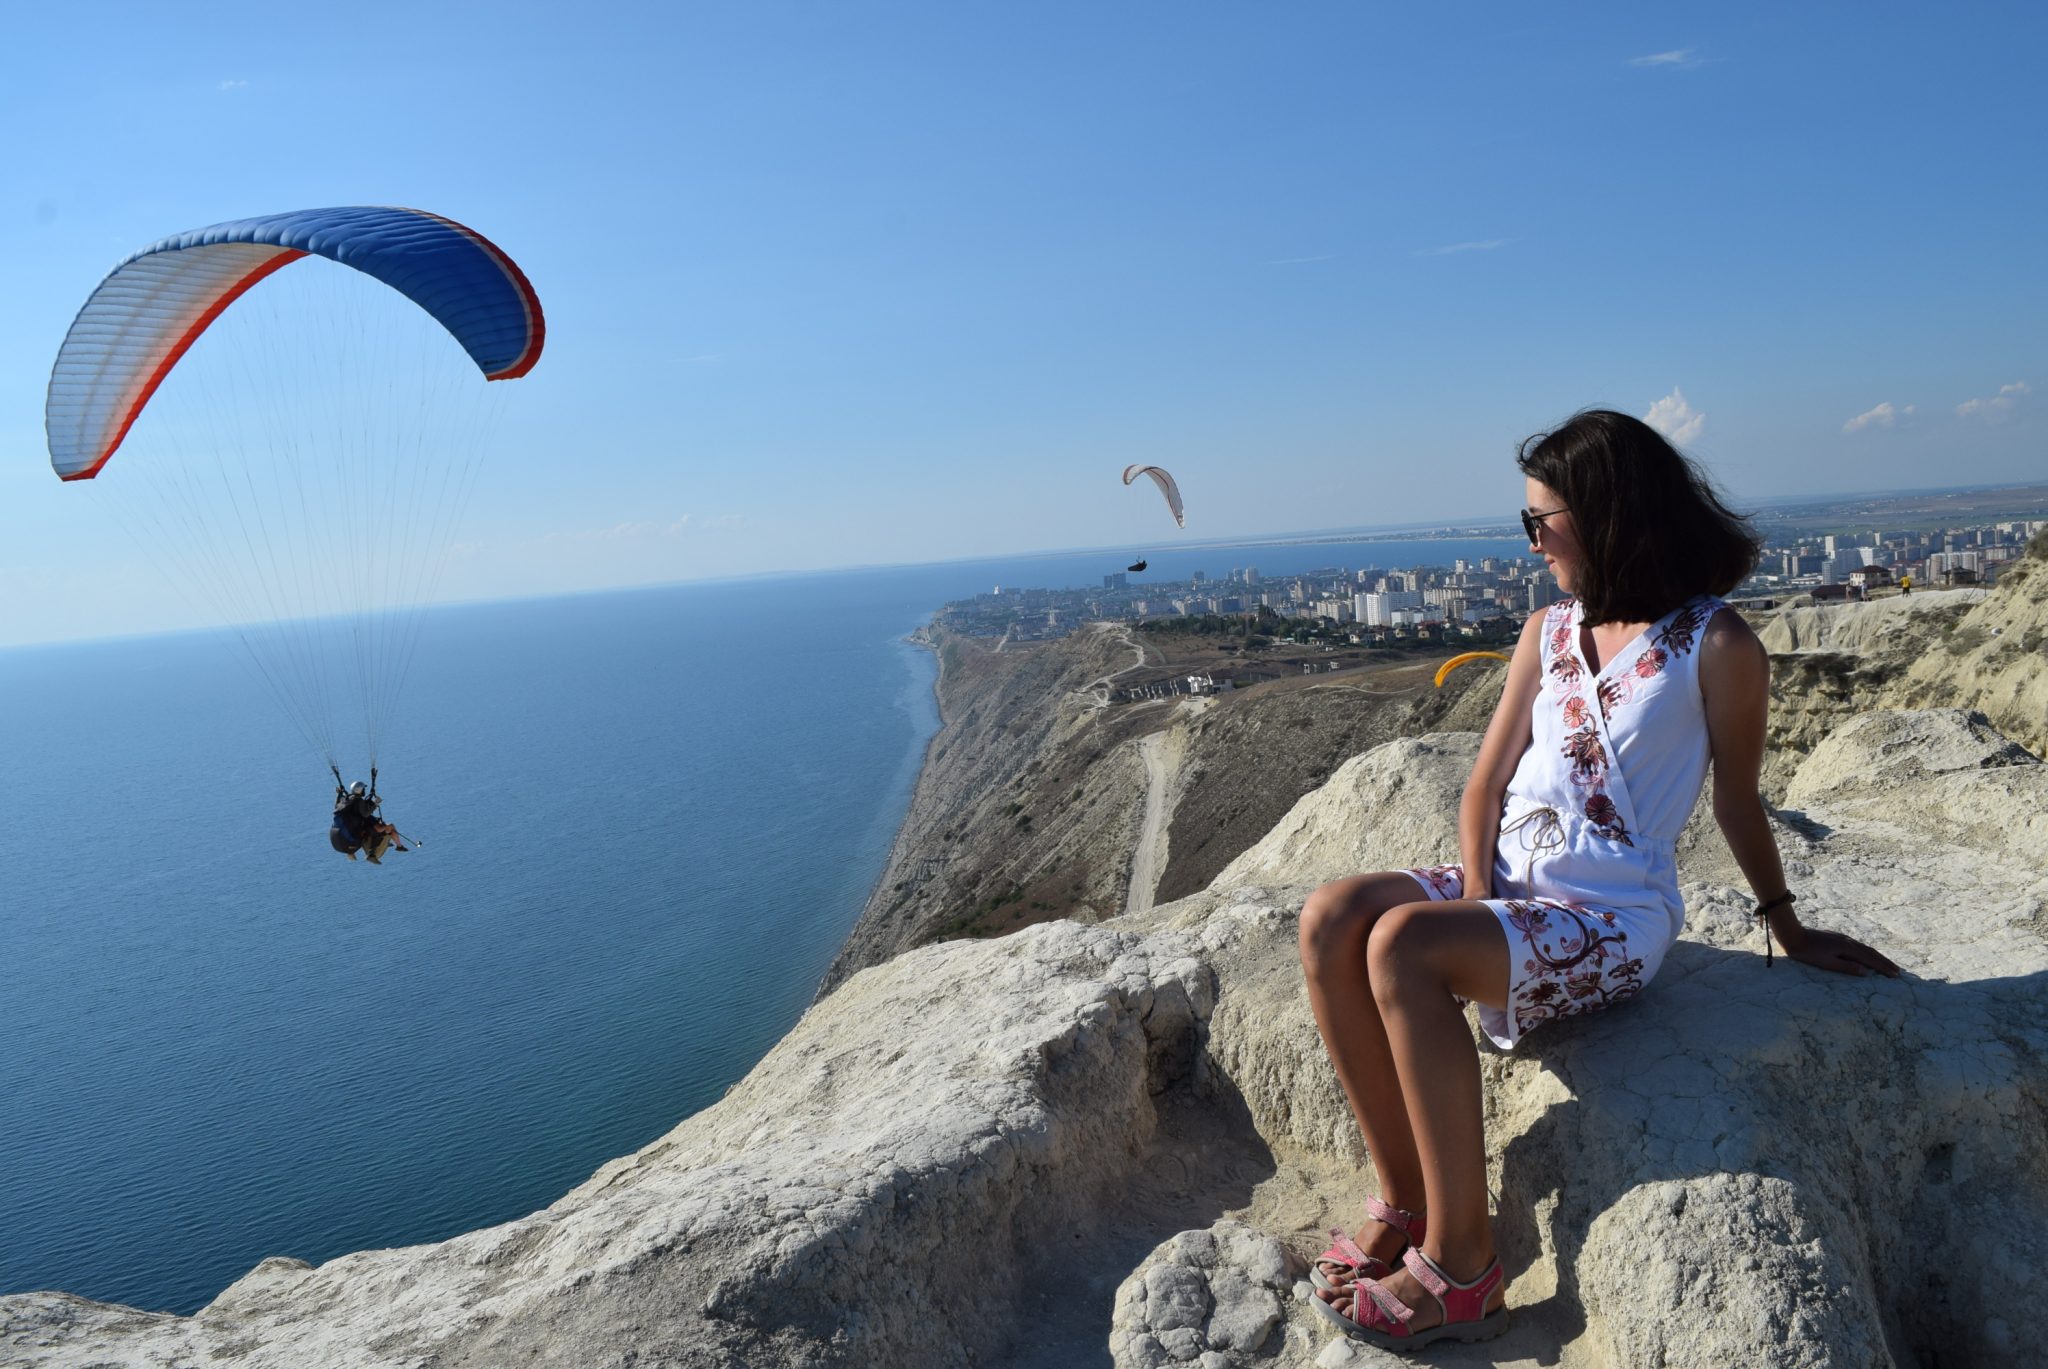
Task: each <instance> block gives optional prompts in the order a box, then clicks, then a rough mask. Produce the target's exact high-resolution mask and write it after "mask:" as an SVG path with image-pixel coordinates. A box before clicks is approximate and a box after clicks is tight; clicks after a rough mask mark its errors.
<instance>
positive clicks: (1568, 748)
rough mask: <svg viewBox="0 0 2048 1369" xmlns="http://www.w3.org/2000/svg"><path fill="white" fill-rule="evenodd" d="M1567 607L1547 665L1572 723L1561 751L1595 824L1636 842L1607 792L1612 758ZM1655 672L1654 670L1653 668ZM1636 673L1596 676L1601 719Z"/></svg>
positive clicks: (1622, 698)
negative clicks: (1591, 703)
mask: <svg viewBox="0 0 2048 1369" xmlns="http://www.w3.org/2000/svg"><path fill="white" fill-rule="evenodd" d="M1565 608H1566V611H1565V613H1564V614H1562V615H1560V621H1559V622H1558V623H1557V624H1555V625H1554V626H1553V627H1552V630H1551V633H1550V647H1551V650H1552V652H1553V655H1552V659H1551V661H1550V663H1549V669H1550V671H1551V672H1552V673H1554V674H1555V675H1557V677H1558V678H1557V680H1556V682H1555V684H1554V686H1553V688H1554V689H1555V691H1556V692H1557V694H1558V695H1559V698H1558V709H1559V711H1560V713H1561V714H1562V715H1563V718H1564V725H1565V726H1566V727H1567V728H1568V729H1570V730H1569V731H1568V732H1567V733H1566V734H1565V739H1564V745H1563V746H1562V747H1561V748H1560V751H1561V752H1562V754H1563V755H1564V758H1565V759H1566V760H1567V761H1569V762H1570V763H1571V779H1572V783H1573V784H1574V785H1576V786H1578V787H1579V788H1581V789H1584V790H1586V791H1587V793H1586V798H1585V800H1584V803H1583V805H1582V806H1583V811H1584V812H1585V815H1586V817H1587V819H1588V820H1589V821H1590V822H1591V823H1592V824H1593V828H1594V830H1595V831H1597V832H1599V833H1600V835H1601V836H1603V837H1606V838H1607V839H1608V840H1609V841H1617V842H1620V843H1621V844H1622V845H1624V846H1633V845H1635V842H1634V841H1633V840H1631V839H1630V837H1629V832H1628V824H1627V823H1625V822H1623V821H1622V817H1621V810H1620V808H1619V807H1618V806H1616V804H1615V802H1614V800H1613V799H1612V798H1610V797H1608V794H1607V767H1608V765H1609V764H1610V763H1611V762H1610V758H1609V757H1608V754H1607V744H1606V742H1605V741H1603V740H1602V739H1601V735H1600V729H1599V727H1598V726H1597V725H1596V724H1595V723H1594V722H1593V716H1592V709H1591V708H1589V707H1588V706H1587V704H1586V696H1585V694H1584V693H1583V692H1582V691H1581V689H1580V687H1579V684H1580V676H1581V675H1582V673H1583V672H1582V670H1581V668H1580V665H1579V660H1578V655H1577V653H1575V652H1573V651H1572V650H1571V649H1570V648H1571V612H1570V606H1569V601H1567V603H1566V605H1565ZM1551 612H1552V613H1553V614H1556V613H1557V609H1556V608H1555V607H1553V608H1552V609H1551ZM1646 654H1647V653H1646ZM1665 659H1668V657H1666V658H1660V659H1659V661H1658V663H1657V666H1656V669H1657V670H1661V669H1662V668H1663V660H1665ZM1651 673H1652V674H1654V673H1656V672H1655V670H1653V671H1652V672H1651ZM1636 678H1637V677H1636V676H1635V675H1634V674H1628V673H1624V674H1623V675H1621V676H1619V677H1617V678H1616V679H1613V680H1601V681H1599V682H1598V684H1597V685H1596V687H1595V689H1594V697H1595V698H1596V699H1598V700H1599V704H1600V717H1601V719H1602V720H1603V721H1604V720H1606V719H1608V718H1610V717H1612V715H1613V710H1614V709H1615V708H1616V707H1618V706H1619V705H1620V704H1622V703H1625V702H1627V701H1628V698H1629V691H1630V688H1631V687H1632V685H1633V682H1634V680H1635V679H1636Z"/></svg>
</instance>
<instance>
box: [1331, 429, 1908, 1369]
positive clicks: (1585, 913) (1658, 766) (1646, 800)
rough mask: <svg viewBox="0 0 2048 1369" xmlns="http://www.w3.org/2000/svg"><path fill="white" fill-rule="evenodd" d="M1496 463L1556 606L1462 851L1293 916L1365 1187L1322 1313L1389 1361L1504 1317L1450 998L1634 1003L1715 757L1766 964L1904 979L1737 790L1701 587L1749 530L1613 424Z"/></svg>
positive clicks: (1737, 682)
mask: <svg viewBox="0 0 2048 1369" xmlns="http://www.w3.org/2000/svg"><path fill="white" fill-rule="evenodd" d="M1518 464H1519V465H1520V467H1521V470H1522V473H1523V475H1525V476H1526V477H1527V478H1528V500H1529V507H1528V508H1527V509H1525V510H1524V511H1523V513H1522V526H1523V529H1524V530H1525V531H1526V532H1527V533H1528V535H1529V544H1530V549H1531V550H1532V551H1534V552H1537V553H1539V554H1541V555H1542V557H1543V560H1544V563H1545V564H1546V565H1547V566H1549V567H1550V570H1551V573H1552V574H1553V575H1554V576H1555V577H1556V578H1557V583H1558V585H1559V587H1560V588H1562V589H1563V590H1564V591H1565V592H1566V593H1567V594H1568V595H1569V596H1571V597H1569V598H1567V599H1565V600H1564V601H1562V602H1561V603H1557V604H1553V605H1552V606H1551V607H1550V608H1548V609H1546V610H1544V611H1543V612H1541V613H1538V614H1535V615H1534V616H1532V617H1531V618H1530V619H1529V622H1528V625H1527V626H1526V627H1525V628H1524V629H1523V630H1522V637H1521V641H1520V643H1519V644H1518V645H1517V646H1516V648H1515V653H1514V659H1513V661H1512V663H1511V664H1510V665H1509V666H1508V673H1507V684H1506V688H1505V691H1504V692H1503V694H1502V696H1501V701H1500V706H1499V707H1498V708H1496V709H1495V710H1494V715H1493V721H1492V723H1491V724H1490V725H1489V726H1488V727H1487V729H1486V739H1485V741H1484V742H1483V743H1482V744H1481V746H1480V749H1479V759H1478V761H1477V763H1476V764H1475V765H1474V766H1473V768H1472V778H1471V779H1470V780H1469V781H1468V782H1467V783H1466V786H1465V796H1464V801H1463V803H1462V805H1461V806H1460V808H1459V814H1458V848H1459V853H1460V855H1461V856H1462V857H1463V861H1462V863H1460V864H1458V865H1440V866H1436V867H1433V868H1430V869H1418V870H1405V871H1393V872H1387V873H1381V874H1373V875H1358V876H1354V877H1353V878H1350V879H1342V880H1338V881H1336V882H1335V883H1332V884H1326V885H1324V886H1323V887H1322V888H1320V889H1318V890H1316V892H1315V893H1314V894H1312V895H1310V897H1309V899H1308V903H1307V905H1306V906H1305V907H1304V908H1303V909H1302V914H1301V961H1302V966H1303V968H1304V969H1305V970H1306V972H1307V976H1308V993H1309V1002H1310V1004H1311V1006H1312V1007H1313V1008H1314V1010H1315V1016H1316V1025H1317V1026H1318V1028H1320V1030H1321V1032H1322V1036H1323V1044H1324V1046H1325V1047H1326V1048H1327V1049H1328V1051H1329V1053H1330V1061H1331V1063H1332V1064H1333V1065H1334V1066H1335V1067H1336V1071H1337V1078H1338V1080H1339V1081H1340V1082H1341V1083H1342V1084H1343V1086H1344V1092H1345V1095H1346V1096H1347V1097H1348V1098H1349V1099H1350V1102H1351V1110H1352V1112H1353V1114H1354V1115H1355V1116H1356V1117H1357V1118H1358V1125H1359V1129H1360V1130H1361V1131H1362V1132H1363V1133H1364V1136H1365V1143H1366V1147H1367V1149H1368V1151H1369V1152H1370V1153H1371V1155H1372V1160H1373V1167H1374V1168H1375V1170H1377V1172H1378V1174H1379V1180H1380V1184H1381V1194H1380V1196H1379V1197H1377V1198H1371V1199H1368V1200H1367V1203H1366V1213H1367V1217H1368V1220H1367V1221H1366V1223H1365V1225H1364V1226H1363V1227H1361V1228H1360V1229H1359V1231H1358V1232H1357V1234H1356V1235H1354V1236H1349V1237H1345V1236H1340V1237H1338V1239H1337V1240H1336V1242H1335V1244H1333V1245H1332V1246H1331V1248H1330V1249H1329V1250H1328V1251H1326V1252H1324V1254H1323V1255H1322V1256H1321V1257H1319V1258H1318V1260H1317V1261H1316V1264H1315V1267H1314V1272H1313V1275H1312V1277H1313V1279H1314V1281H1315V1283H1316V1284H1317V1286H1318V1288H1319V1289H1320V1291H1319V1293H1318V1295H1317V1297H1318V1304H1317V1305H1318V1308H1319V1310H1320V1311H1321V1312H1322V1313H1323V1315H1325V1316H1326V1317H1328V1318H1329V1319H1330V1320H1331V1321H1333V1322H1335V1323H1336V1324H1337V1325H1338V1326H1340V1327H1342V1328H1343V1329H1344V1330H1345V1331H1346V1332H1348V1333H1350V1334H1351V1335H1353V1336H1356V1337H1360V1338H1362V1339H1364V1340H1367V1341H1370V1342H1371V1343H1373V1344H1375V1345H1379V1346H1383V1347H1385V1348H1388V1349H1394V1350H1406V1349H1413V1348H1416V1347H1419V1346H1421V1345H1425V1344H1427V1343H1429V1342H1430V1341H1433V1340H1437V1339H1441V1338H1445V1337H1448V1338H1452V1339H1456V1340H1467V1341H1473V1340H1485V1339H1488V1338H1490V1337H1492V1336H1496V1335H1499V1334H1500V1333H1501V1332H1502V1331H1504V1330H1506V1329H1507V1312H1506V1309H1505V1299H1504V1295H1503V1289H1502V1284H1503V1276H1502V1273H1501V1267H1500V1261H1499V1260H1498V1259H1497V1258H1496V1257H1495V1254H1494V1246H1493V1229H1492V1225H1491V1222H1490V1221H1489V1219H1488V1215H1487V1188H1486V1155H1485V1131H1484V1128H1483V1125H1482V1123H1481V1117H1480V1098H1479V1061H1478V1056H1477V1053H1476V1051H1475V1049H1474V1046H1473V1042H1472V1038H1471V1035H1470V1033H1469V1032H1468V1031H1467V1029H1466V1026H1465V1018H1464V1014H1463V1011H1462V1009H1461V1005H1460V1000H1461V999H1462V1000H1469V1001H1471V1002H1474V1003H1477V1004H1478V1005H1479V1020H1480V1024H1481V1026H1482V1027H1483V1028H1484V1029H1485V1031H1486V1034H1487V1035H1488V1036H1490V1037H1492V1038H1493V1040H1494V1041H1495V1042H1496V1043H1497V1044H1498V1045H1500V1046H1501V1047H1502V1048H1503V1049H1510V1048H1512V1047H1513V1046H1514V1044H1515V1042H1516V1041H1518V1040H1519V1039H1520V1038H1521V1036H1522V1035H1523V1033H1525V1032H1527V1031H1528V1030H1529V1029H1530V1028H1532V1027H1534V1026H1536V1025H1537V1024H1538V1023H1541V1022H1545V1021H1548V1020H1550V1019H1552V1018H1558V1017H1571V1016H1575V1015H1577V1014H1580V1013H1588V1012H1595V1011H1598V1010H1599V1009H1601V1008H1604V1007H1607V1006H1609V1005H1611V1004H1614V1003H1619V1002H1621V1001H1622V1000H1624V999H1627V998H1633V997H1634V996H1635V995H1636V994H1638V993H1641V992H1642V990H1643V986H1644V985H1646V984H1648V983H1649V982H1650V980H1651V978H1652V977H1653V976H1655V974H1656V973H1657V967H1658V965H1660V964H1661V963H1662V962H1663V959H1664V954H1665V952H1666V951H1668V950H1669V949H1670V947H1671V943H1672V942H1673V941H1674V940H1675V939H1676V938H1677V936H1678V933H1679V930H1680V928H1681V927H1683V926H1684V923H1685V909H1684V906H1683V904H1682V903H1681V902H1680V900H1679V895H1678V877H1677V871H1676V867H1675V862H1674V859H1673V852H1674V849H1675V843H1676V841H1677V838H1678V834H1679V831H1680V829H1682V828H1683V827H1684V826H1685V822H1686V819H1687V818H1688V817H1689V816H1690V815H1691V813H1692V810H1693V805H1694V804H1695V802H1696V801H1697V800H1698V798H1699V792H1700V788H1701V785H1702V783H1703V782H1704V780H1705V777H1706V772H1707V762H1708V760H1709V759H1711V760H1712V761H1713V770H1714V817H1715V820H1716V821H1717V822H1718V823H1719V824H1720V827H1721V831H1722V834H1723V835H1724V836H1725V837H1726V838H1727V840H1728V846H1729V849H1730V850H1731V851H1732V852H1733V853H1734V856H1735V860H1736V863H1737V864H1738V865H1740V866H1741V867H1742V872H1743V874H1744V876H1745V877H1746V878H1747V879H1748V881H1749V884H1750V887H1751V889H1752V890H1753V891H1754V892H1755V894H1756V897H1757V900H1758V902H1757V908H1756V913H1757V916H1758V917H1760V918H1763V919H1765V920H1766V925H1767V928H1768V930H1767V932H1766V951H1767V952H1768V949H1769V941H1768V938H1769V937H1770V936H1775V937H1776V938H1777V941H1778V944H1779V945H1781V946H1783V947H1784V948H1785V953H1786V954H1787V955H1788V956H1790V957H1791V958H1792V959H1794V960H1800V961H1804V962H1806V963H1807V964H1809V965H1815V966H1818V967H1820V968H1822V969H1827V970H1837V971H1840V972H1842V973H1845V974H1854V975H1861V974H1865V973H1867V972H1870V971H1873V970H1874V971H1876V972H1877V973H1879V974H1887V975H1892V974H1897V973H1898V967H1897V966H1896V965H1894V964H1892V962H1891V961H1889V960H1887V959H1885V957H1884V956H1882V955H1879V954H1878V953H1877V952H1876V951H1874V950H1871V949H1870V948H1869V947H1867V946H1864V945H1862V944H1861V943H1859V942H1856V941H1853V940H1851V939H1850V938H1848V937H1846V936H1842V935H1839V934H1837V933H1833V932H1823V931H1818V930H1816V929H1813V928H1810V927H1804V926H1801V925H1800V922H1799V919H1798V917H1797V916H1796V915H1794V913H1793V911H1792V895H1791V893H1790V892H1789V891H1788V890H1787V889H1786V887H1785V875H1784V870H1783V867H1782V866H1781V865H1780V864H1779V861H1778V850H1777V846H1776V844H1775V843H1774V842H1773V840H1772V837H1771V828H1770V823H1769V820H1768V818H1767V817H1766V816H1765V810H1764V805H1763V800H1762V798H1761V797H1760V796H1759V794H1758V792H1757V777H1758V774H1759V771H1760V769H1761V767H1762V763H1763V752H1764V716H1765V712H1766V709H1767V706H1768V691H1769V659H1768V657H1767V656H1766V655H1765V652H1764V649H1763V646H1762V644H1761V643H1759V642H1758V641H1757V639H1756V637H1755V635H1754V634H1753V633H1751V631H1750V630H1749V626H1748V625H1747V624H1746V623H1744V622H1743V620H1742V618H1741V616H1740V615H1739V614H1737V613H1735V612H1734V611H1733V610H1732V609H1729V608H1728V607H1727V606H1726V605H1725V604H1723V603H1722V602H1721V601H1720V599H1718V598H1717V597H1715V596H1717V595H1720V594H1725V593H1727V592H1728V591H1729V590H1731V589H1733V588H1734V587H1735V585H1736V584H1737V583H1738V582H1739V581H1741V580H1742V578H1743V577H1744V576H1746V575H1747V574H1748V573H1749V572H1750V569H1751V568H1752V567H1753V566H1754V565H1755V563H1756V557H1757V552H1758V549H1759V543H1758V541H1757V538H1756V536H1755V534H1754V533H1753V532H1752V531H1751V530H1750V527H1749V525H1748V524H1747V522H1746V521H1745V520H1743V519H1742V518H1740V517H1738V516H1737V515H1735V514H1734V513H1732V512H1730V511H1729V509H1728V508H1727V506H1726V505H1724V504H1723V503H1722V502H1721V500H1720V499H1719V498H1718V497H1717V496H1716V494H1715V493H1714V491H1713V488H1712V486H1711V485H1710V484H1709V483H1708V481H1707V480H1706V478H1705V477H1704V476H1703V475H1702V474H1701V473H1700V472H1699V471H1698V470H1697V469H1696V468H1695V467H1694V466H1693V465H1692V464H1691V463H1690V462H1688V461H1687V460H1686V459H1685V458H1684V457H1682V456H1680V455H1679V454H1678V452H1677V451H1675V450H1673V448H1672V447H1671V445H1670V444H1669V443H1667V442H1666V441H1665V440H1664V439H1663V438H1662V437H1660V436H1658V435H1657V433H1656V432H1654V431H1653V430H1652V429H1650V428H1649V427H1648V426H1646V425H1645V424H1643V423H1641V422H1639V421H1637V420H1636V419H1633V418H1630V417H1628V416H1627V415H1625V414H1619V413H1612V412H1608V411H1605V410H1590V411H1588V412H1585V413H1582V414H1579V415H1578V416H1577V417H1575V418H1573V419H1572V420H1571V421H1570V422H1568V423H1566V424H1565V425H1564V426H1563V427H1561V428H1559V429H1558V430H1557V431H1555V432H1553V433H1549V434H1545V435H1541V436H1539V437H1535V438H1531V439H1530V440H1529V441H1527V442H1525V443H1523V444H1522V449H1521V452H1520V456H1519V458H1518ZM1619 1029H1620V1030H1626V1029H1627V1028H1626V1026H1622V1027H1621V1028H1619ZM1588 1162H1589V1163H1592V1162H1593V1161H1592V1160H1591V1159H1590V1158H1589V1161H1588ZM1425 1213H1427V1220H1426V1221H1425V1215H1424V1214H1425ZM1425 1228H1426V1229H1425Z"/></svg>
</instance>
